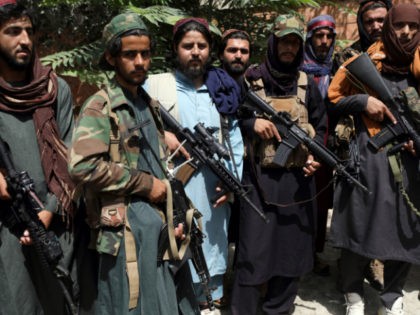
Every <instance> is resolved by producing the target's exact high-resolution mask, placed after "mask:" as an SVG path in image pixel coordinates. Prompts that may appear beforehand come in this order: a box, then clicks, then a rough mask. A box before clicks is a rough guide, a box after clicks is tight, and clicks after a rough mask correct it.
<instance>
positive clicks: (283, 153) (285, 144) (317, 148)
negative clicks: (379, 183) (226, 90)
mask: <svg viewBox="0 0 420 315" xmlns="http://www.w3.org/2000/svg"><path fill="white" fill-rule="evenodd" d="M245 102H246V103H248V104H249V105H250V106H253V107H256V108H257V109H258V110H259V111H261V112H262V113H264V115H266V116H267V118H268V119H269V120H270V121H271V122H272V123H273V124H274V125H275V126H276V128H277V130H278V131H279V134H280V136H281V141H280V143H279V146H278V148H277V151H276V154H275V156H274V159H273V163H275V164H277V165H279V166H285V165H286V162H287V159H288V157H289V155H290V154H291V153H292V151H293V149H294V148H296V147H297V146H298V145H299V144H301V143H302V144H304V145H305V146H306V147H307V148H308V149H309V151H310V152H311V153H312V154H314V155H315V156H316V157H317V158H318V159H320V160H321V161H323V162H324V163H325V164H327V165H328V166H329V167H331V168H333V169H335V171H336V174H337V175H340V176H344V177H345V178H346V179H347V180H348V181H349V182H350V183H352V184H355V185H356V186H357V187H360V188H361V189H362V190H364V191H366V192H369V190H368V188H367V187H366V186H364V185H363V184H362V183H361V182H360V181H358V180H357V179H356V178H354V177H353V176H352V175H350V174H349V173H348V172H347V171H346V169H345V166H344V165H343V164H342V163H341V161H340V159H339V158H338V157H337V156H336V155H335V154H334V153H333V152H331V151H330V150H329V149H328V148H326V147H325V146H324V145H323V144H320V143H318V142H317V141H315V140H313V139H312V138H311V137H310V136H309V135H308V134H307V133H306V131H305V130H303V129H302V128H300V127H299V126H298V125H297V124H296V123H295V122H294V121H292V120H291V119H290V115H289V114H288V113H287V112H276V111H275V110H274V108H273V107H271V106H270V105H269V104H267V103H266V102H265V101H264V100H263V99H262V98H261V97H259V96H258V95H257V94H256V93H255V92H254V91H252V90H251V89H249V90H248V93H247V94H246V99H245Z"/></svg>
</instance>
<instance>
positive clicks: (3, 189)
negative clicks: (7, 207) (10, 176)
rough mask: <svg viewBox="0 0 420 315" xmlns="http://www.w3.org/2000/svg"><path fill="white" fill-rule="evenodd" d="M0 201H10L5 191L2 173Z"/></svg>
mask: <svg viewBox="0 0 420 315" xmlns="http://www.w3.org/2000/svg"><path fill="white" fill-rule="evenodd" d="M0 199H2V200H9V199H10V195H9V192H8V191H7V182H6V179H5V178H4V176H3V174H2V173H0Z"/></svg>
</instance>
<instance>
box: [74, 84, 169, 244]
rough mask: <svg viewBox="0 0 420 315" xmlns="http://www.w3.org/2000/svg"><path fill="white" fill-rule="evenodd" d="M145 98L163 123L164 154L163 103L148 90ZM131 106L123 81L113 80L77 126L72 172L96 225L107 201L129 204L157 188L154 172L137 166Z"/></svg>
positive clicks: (92, 101)
mask: <svg viewBox="0 0 420 315" xmlns="http://www.w3.org/2000/svg"><path fill="white" fill-rule="evenodd" d="M143 92H144V91H143V90H141V93H143ZM144 96H145V97H146V101H147V103H148V104H149V105H150V106H149V108H151V109H152V115H153V117H154V118H155V122H156V125H157V127H158V136H159V139H160V143H161V146H160V147H161V148H162V150H161V152H160V154H161V156H163V154H164V146H163V125H162V123H161V120H160V115H159V109H158V106H159V105H158V103H157V102H156V101H153V100H151V99H150V98H149V97H148V95H147V94H146V93H145V92H144ZM108 102H110V104H109V106H107V105H108V104H107V103H108ZM132 106H133V104H132V102H131V101H130V100H129V99H127V98H126V96H125V95H124V92H123V90H122V88H121V87H120V86H119V85H118V83H116V82H115V81H112V82H111V83H110V85H109V86H107V87H106V88H105V89H104V90H101V91H99V92H97V93H96V94H94V95H93V96H91V97H90V98H89V99H88V100H87V101H86V102H85V104H84V105H83V107H82V110H81V112H80V115H79V118H78V121H77V125H76V128H75V130H74V134H73V142H72V146H71V149H70V156H69V171H70V175H71V176H72V178H73V180H74V181H75V182H76V183H77V184H78V186H79V187H82V188H83V192H84V197H85V199H86V207H87V212H88V223H89V225H90V227H91V228H93V229H98V228H99V227H100V211H101V208H102V207H103V206H106V204H104V202H106V201H112V202H113V203H115V204H117V203H125V204H126V205H127V204H128V202H129V199H130V196H132V195H137V196H140V197H146V196H148V195H149V192H150V190H151V188H152V183H153V176H152V175H151V174H149V173H147V172H143V171H140V170H138V168H137V162H138V158H139V153H140V147H139V141H138V138H139V130H138V129H135V128H133V130H130V128H132V127H134V126H135V125H136V121H135V116H134V112H133V109H132ZM100 235H101V234H100ZM97 242H98V244H99V243H100V242H99V240H97Z"/></svg>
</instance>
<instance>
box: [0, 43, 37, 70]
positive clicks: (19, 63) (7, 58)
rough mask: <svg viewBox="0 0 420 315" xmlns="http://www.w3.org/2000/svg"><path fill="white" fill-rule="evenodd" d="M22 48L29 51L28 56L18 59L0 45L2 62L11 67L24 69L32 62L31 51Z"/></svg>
mask: <svg viewBox="0 0 420 315" xmlns="http://www.w3.org/2000/svg"><path fill="white" fill-rule="evenodd" d="M24 50H25V51H27V52H29V56H28V58H25V59H22V60H18V59H16V57H14V56H13V55H11V54H10V53H9V52H8V51H5V50H4V49H3V48H1V47H0V58H1V59H3V60H4V62H5V63H6V64H7V65H8V66H9V67H10V68H12V69H15V70H26V69H27V68H28V66H29V65H30V64H31V62H32V59H33V52H32V51H31V50H29V49H24Z"/></svg>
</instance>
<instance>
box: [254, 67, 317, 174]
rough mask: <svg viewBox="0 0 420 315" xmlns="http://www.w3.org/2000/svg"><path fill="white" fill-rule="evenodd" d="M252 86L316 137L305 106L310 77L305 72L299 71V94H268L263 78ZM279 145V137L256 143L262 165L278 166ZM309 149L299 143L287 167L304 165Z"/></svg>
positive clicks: (273, 105) (261, 95)
mask: <svg viewBox="0 0 420 315" xmlns="http://www.w3.org/2000/svg"><path fill="white" fill-rule="evenodd" d="M250 84H251V88H252V89H253V90H254V91H255V93H257V94H258V96H260V97H261V98H262V99H264V100H265V101H266V102H267V103H268V104H270V105H271V106H272V107H273V108H274V109H275V110H276V111H278V112H279V111H285V112H287V113H289V114H290V118H291V119H292V120H293V121H294V122H296V123H297V124H298V126H299V127H301V128H302V129H303V130H305V131H306V132H307V133H308V135H309V136H310V137H311V138H313V137H315V129H314V128H313V126H312V125H311V124H310V123H309V119H308V109H307V108H306V106H305V101H306V90H307V86H308V77H307V75H306V73H305V72H302V71H299V78H298V82H297V95H288V96H278V97H274V96H267V95H266V93H265V90H264V83H263V81H262V79H259V80H257V81H252V82H250ZM277 147H278V141H277V139H269V140H260V141H258V142H257V143H255V144H254V148H255V152H256V156H257V157H258V158H259V162H260V165H261V166H262V167H269V168H278V167H279V166H278V165H277V164H274V163H273V159H274V156H275V154H276V150H277ZM308 153H309V151H308V149H307V147H306V146H304V145H303V144H299V145H298V146H297V147H296V148H295V149H294V150H293V151H292V153H291V154H290V156H289V158H288V160H287V163H286V168H291V167H303V166H304V165H305V163H306V160H307V157H308Z"/></svg>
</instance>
